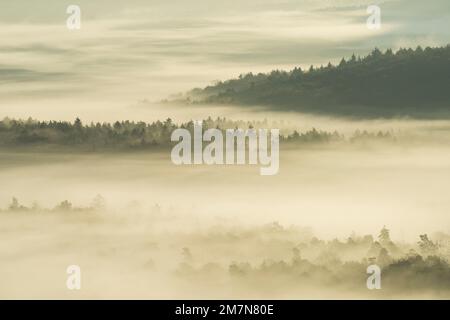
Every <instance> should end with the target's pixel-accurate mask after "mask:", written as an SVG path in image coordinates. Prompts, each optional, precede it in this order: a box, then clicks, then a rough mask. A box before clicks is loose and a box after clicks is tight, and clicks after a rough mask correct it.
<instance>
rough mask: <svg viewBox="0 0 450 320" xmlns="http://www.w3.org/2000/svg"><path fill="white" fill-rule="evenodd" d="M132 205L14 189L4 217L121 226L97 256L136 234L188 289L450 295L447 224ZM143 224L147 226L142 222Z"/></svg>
mask: <svg viewBox="0 0 450 320" xmlns="http://www.w3.org/2000/svg"><path fill="white" fill-rule="evenodd" d="M122 210H124V209H122V208H112V207H111V206H110V205H108V204H107V203H106V201H105V199H104V198H103V197H102V196H100V195H97V196H96V197H95V198H94V199H93V200H92V202H91V204H90V205H88V206H75V205H72V203H71V202H69V201H67V200H65V201H62V202H61V203H59V204H57V205H56V206H54V207H52V208H45V207H42V206H40V205H38V204H36V203H34V204H33V205H31V206H26V205H23V204H21V203H20V202H19V200H17V199H16V198H13V199H12V201H11V202H10V204H9V205H8V207H7V208H5V209H3V210H0V219H2V221H7V220H8V219H11V218H12V217H16V218H17V219H20V221H23V222H22V223H23V224H25V223H26V224H27V229H26V232H27V234H32V233H33V232H38V227H37V226H34V225H33V224H34V222H27V221H29V220H30V219H36V221H43V220H44V221H48V223H50V224H51V225H52V224H54V223H55V219H56V221H59V222H58V223H59V224H58V225H60V226H61V225H63V226H65V228H68V227H67V226H66V225H71V226H73V225H75V226H79V227H82V229H78V228H79V227H77V228H75V229H73V230H72V229H69V230H71V232H82V234H83V238H84V237H88V239H89V241H93V242H95V241H98V240H99V238H97V237H96V233H97V232H102V230H104V229H105V228H107V230H113V229H114V230H120V232H118V234H119V235H116V233H113V232H109V233H108V235H107V237H108V238H107V239H108V241H107V242H101V244H98V243H97V244H96V247H99V248H97V250H93V252H92V253H91V254H92V255H93V256H92V257H91V259H96V261H113V262H114V263H116V261H118V260H120V259H122V258H121V257H124V256H126V255H127V253H128V252H129V250H132V246H131V245H127V244H126V242H124V240H125V239H132V243H133V245H134V246H138V247H139V248H140V247H142V248H145V250H141V251H139V254H138V255H136V256H134V255H133V256H132V257H130V258H127V263H128V264H130V265H132V266H133V268H134V270H137V271H135V272H138V274H139V275H140V276H141V277H142V279H146V280H147V279H148V278H149V276H150V275H151V274H155V273H156V274H162V273H163V271H162V270H166V271H165V272H169V273H170V274H171V275H172V277H173V278H174V279H176V281H177V286H178V288H179V290H183V289H182V288H183V283H186V282H187V283H194V282H195V283H196V288H197V289H199V288H209V289H208V290H209V292H210V294H212V295H216V294H217V292H218V291H219V289H218V288H221V289H222V290H224V288H230V287H231V288H233V290H234V294H235V296H237V297H264V294H266V297H267V296H270V295H274V294H276V295H277V296H283V295H286V296H287V297H298V296H299V295H300V296H301V295H306V296H308V297H312V296H314V294H315V293H314V292H315V291H316V290H322V291H321V296H322V297H327V296H329V295H334V296H335V297H336V296H341V297H342V296H345V295H349V296H357V297H378V298H380V297H383V298H395V297H399V296H401V297H407V296H411V297H413V298H414V297H416V298H417V297H424V296H429V295H431V296H433V297H434V298H446V297H447V298H448V295H449V288H450V286H449V284H450V265H449V258H450V236H449V235H448V234H446V233H442V232H440V233H439V232H438V233H434V234H433V235H432V236H430V235H428V234H425V233H424V234H419V235H417V239H416V242H406V241H396V240H393V239H392V236H391V230H390V229H389V228H388V227H387V226H383V227H381V230H380V231H379V232H378V233H377V234H375V235H371V234H361V235H359V234H357V233H355V232H353V233H352V234H350V235H349V236H348V237H346V238H333V237H331V238H328V239H321V238H319V237H318V236H316V235H315V234H314V232H312V230H311V229H310V228H306V227H303V226H298V225H283V224H280V223H279V222H277V221H273V222H271V223H267V224H262V223H260V224H255V225H252V226H230V225H229V224H224V225H210V226H208V227H206V228H203V229H198V228H194V229H193V230H189V229H186V230H184V229H179V228H178V229H177V228H174V226H175V225H176V224H177V223H175V222H178V223H181V222H180V221H178V220H179V219H180V218H181V216H182V214H174V213H173V210H170V209H169V208H167V207H162V206H160V205H157V204H154V205H152V206H151V207H146V208H145V209H143V208H141V209H139V208H138V207H134V208H133V207H128V208H127V209H126V211H127V214H126V216H123V215H120V214H118V213H117V211H122ZM175 211H179V210H175ZM181 211H183V210H181ZM167 219H169V220H170V222H171V223H170V225H171V227H168V226H166V227H164V228H165V229H166V231H165V232H164V233H161V234H159V233H158V232H157V231H156V230H158V229H159V227H158V226H160V225H164V221H165V220H167ZM32 221H35V220H32ZM135 225H139V226H140V228H139V229H134V227H133V226H135ZM80 230H83V231H80ZM168 230H170V231H168ZM47 232H48V234H47V236H52V237H55V239H58V237H60V235H59V234H58V233H57V232H56V231H53V230H51V229H50V230H49V231H47ZM166 232H169V233H168V234H166ZM165 234H166V235H165ZM149 239H151V241H149ZM66 242H67V240H66ZM78 242H82V241H81V240H80V239H79V238H73V239H72V240H70V241H69V242H68V243H70V244H71V247H73V246H75V245H76V244H77V243H78ZM129 246H130V247H129ZM100 248H101V249H100ZM163 253H164V255H169V256H170V262H168V261H166V260H167V258H165V259H163V258H160V256H161V255H162V254H163ZM206 253H208V254H206ZM224 253H227V254H226V255H224ZM102 263H103V262H102ZM372 264H376V265H378V266H380V267H381V269H382V289H383V290H378V291H377V290H374V291H370V290H367V288H366V279H367V277H368V275H367V273H366V268H367V266H369V265H372ZM214 288H216V289H214ZM313 288H314V289H313ZM200 291H201V290H200ZM337 292H339V293H337ZM192 294H193V295H194V296H197V295H200V296H202V293H192Z"/></svg>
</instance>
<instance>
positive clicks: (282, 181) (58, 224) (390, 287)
mask: <svg viewBox="0 0 450 320" xmlns="http://www.w3.org/2000/svg"><path fill="white" fill-rule="evenodd" d="M313 119H315V120H317V118H308V117H304V118H302V119H301V120H299V119H297V118H295V117H292V118H290V119H289V121H281V120H278V119H274V121H275V120H276V121H277V122H276V123H272V122H269V123H268V124H267V125H268V126H270V127H273V126H279V127H281V129H282V132H283V134H284V135H285V136H284V137H285V138H283V139H282V142H281V145H280V148H281V149H280V170H279V172H278V174H277V175H274V176H261V175H260V174H259V165H228V166H220V165H214V166H207V165H198V166H194V165H181V166H176V165H174V164H173V163H172V162H171V159H170V146H166V147H164V148H161V147H155V145H153V144H149V145H144V147H142V146H141V147H139V148H132V147H130V146H128V145H127V144H125V147H126V148H125V149H124V148H123V147H124V146H123V143H124V141H131V140H124V139H125V138H124V137H127V139H130V138H129V137H130V136H129V135H125V134H124V132H125V131H126V130H128V128H133V124H130V123H126V122H120V123H119V125H114V126H111V129H108V126H106V127H104V128H106V129H105V130H106V131H107V132H110V131H108V130H111V132H112V133H114V134H113V136H114V138H113V140H111V141H113V142H114V141H121V143H122V144H117V145H115V144H113V147H111V148H109V149H108V148H106V149H102V148H100V147H99V146H98V147H97V148H95V149H92V148H84V149H83V148H80V145H81V146H83V144H86V143H90V141H91V140H89V139H87V138H86V139H87V140H83V139H81V140H77V139H75V138H77V137H78V136H83V137H86V136H87V137H88V136H90V134H92V133H95V132H99V133H102V132H103V131H101V130H103V129H101V128H102V127H101V128H100V129H95V128H96V125H95V124H93V126H91V127H90V126H82V125H81V123H79V124H78V125H77V124H76V123H75V124H71V125H70V126H69V125H64V124H51V125H48V124H47V125H45V126H44V128H41V129H36V127H39V125H38V124H36V123H34V122H33V121H31V122H30V123H29V124H28V125H24V126H22V125H21V124H18V123H16V124H13V125H12V126H11V122H9V125H8V126H9V127H5V128H3V129H4V130H3V131H2V132H1V134H2V137H3V138H2V142H3V143H2V147H1V148H0V189H1V192H0V208H2V210H1V212H0V230H1V232H0V252H1V254H0V259H1V264H0V273H1V274H2V275H3V278H2V281H1V285H0V296H1V297H3V298H292V299H295V298H446V299H447V298H449V297H450V293H449V288H450V267H449V265H448V261H449V239H450V238H449V235H450V221H449V216H448V212H449V211H450V199H449V198H448V190H449V189H450V148H449V144H448V140H449V137H450V135H449V128H450V126H449V123H447V122H445V121H412V120H389V121H382V120H377V121H348V120H343V119H334V120H332V119H330V120H329V121H325V118H322V119H323V121H320V122H318V121H315V122H314V121H312V120H313ZM260 120H261V121H263V119H260ZM211 121H213V120H211ZM214 121H216V120H214ZM312 123H314V125H312ZM215 124H216V123H214V122H213V125H215ZM232 124H233V126H234V123H233V122H232ZM263 124H264V122H263ZM165 125H167V121H161V122H160V123H159V124H157V125H155V126H153V127H152V126H151V125H150V126H145V128H146V129H145V130H144V133H142V132H141V133H139V134H141V135H142V136H143V137H144V139H146V137H148V135H154V136H155V137H156V136H158V135H156V133H159V132H164V130H165V129H164V128H165V127H164V126H165ZM173 125H175V124H173ZM242 125H248V123H246V122H242ZM260 125H261V124H260ZM41 126H42V124H41ZM55 126H56V127H58V126H63V127H64V128H65V129H64V130H66V132H69V133H71V132H72V131H70V130H72V129H70V128H71V126H75V131H74V132H78V136H71V135H69V136H65V135H62V136H61V137H60V138H58V137H59V136H53V135H54V134H55V132H59V131H52V130H56V129H54V127H55ZM77 126H78V127H77ZM141 126H142V124H141ZM14 128H16V129H17V128H19V129H17V130H19V131H17V132H18V134H19V135H18V136H19V137H20V136H21V134H22V136H23V134H24V132H25V134H26V135H28V136H31V137H33V134H35V136H34V137H36V135H37V136H39V135H40V136H45V134H43V132H46V134H47V135H48V137H49V139H50V138H52V139H54V140H46V141H47V142H45V141H44V140H39V139H38V141H31V142H26V141H27V140H21V141H22V142H21V143H20V145H11V144H8V143H5V142H6V141H9V142H11V141H15V140H14V139H16V136H15V135H14V134H16V133H17V132H16V131H14V130H16V129H14ZM90 128H91V129H90ZM21 130H25V131H21ZM33 130H36V131H33ZM42 130H44V131H42ZM58 130H59V129H58ZM67 130H68V131H67ZM76 130H78V131H76ZM95 130H98V131H95ZM124 130H125V131H124ZM161 130H162V131H161ZM334 131H336V132H337V133H335V132H334ZM295 132H297V134H295ZM380 132H381V133H380ZM13 133H14V134H13ZM11 134H12V135H11ZM139 137H140V136H139ZM159 137H161V136H159ZM289 137H291V138H289ZM65 139H69V140H65ZM71 139H75V140H71ZM139 139H141V137H140V138H139ZM161 139H162V138H161ZM163 140H164V139H162V140H161V141H163ZM24 141H25V142H24ZM48 141H53V142H57V143H53V144H49V143H48ZM67 141H69V142H71V144H70V143H66V142H67ZM73 141H75V142H73ZM76 141H78V142H76ZM108 141H109V140H108ZM158 141H160V140H158ZM77 143H78V144H77ZM130 143H131V142H130ZM131 146H132V143H131ZM97 195H98V196H97ZM373 263H376V264H377V265H379V266H380V267H381V268H382V289H381V290H374V291H370V290H368V289H367V287H366V279H367V277H368V275H367V274H366V268H367V266H368V265H370V264H373ZM69 265H79V266H80V267H81V268H82V279H83V280H82V290H81V291H69V290H67V288H66V279H67V274H66V268H67V266H69Z"/></svg>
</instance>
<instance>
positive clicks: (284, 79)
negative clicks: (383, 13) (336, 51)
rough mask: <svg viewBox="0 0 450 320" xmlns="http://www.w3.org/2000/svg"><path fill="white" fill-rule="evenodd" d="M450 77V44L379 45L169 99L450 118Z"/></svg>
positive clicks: (354, 114)
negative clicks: (305, 66)
mask: <svg viewBox="0 0 450 320" xmlns="http://www.w3.org/2000/svg"><path fill="white" fill-rule="evenodd" d="M449 81H450V45H447V46H445V47H437V48H430V47H426V48H425V49H423V48H422V47H420V46H419V47H417V48H416V49H411V48H409V49H399V50H398V51H396V52H394V51H393V50H392V49H388V50H386V51H385V52H382V51H381V50H379V49H377V48H375V49H374V50H373V51H372V52H371V53H370V54H368V55H367V56H365V57H360V56H355V55H354V54H353V55H352V56H351V57H350V58H347V59H345V58H342V60H341V61H340V63H339V64H337V65H333V64H331V63H328V65H326V66H323V65H322V66H320V67H317V66H316V67H315V66H311V67H310V68H309V69H308V70H302V69H301V68H300V67H295V68H294V69H292V70H290V71H282V70H273V71H272V72H270V73H258V74H253V73H247V74H241V75H240V76H239V77H238V78H237V79H231V80H227V81H218V82H217V83H216V84H214V85H211V86H207V87H205V88H203V89H201V88H196V89H193V90H191V91H190V92H188V93H186V94H180V95H178V96H174V97H171V98H170V99H169V100H167V101H166V102H172V103H173V102H182V103H185V104H188V105H192V104H194V105H195V104H230V105H246V106H264V107H266V108H267V109H270V110H271V111H286V110H294V111H300V112H304V113H313V114H328V115H335V116H348V117H354V118H358V117H361V118H390V117H398V116H400V117H405V116H409V117H416V118H442V117H445V118H448V116H449V115H450V106H449V101H450V91H449V90H448V84H449Z"/></svg>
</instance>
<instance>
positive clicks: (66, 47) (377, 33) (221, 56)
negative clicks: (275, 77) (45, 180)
mask: <svg viewBox="0 0 450 320" xmlns="http://www.w3.org/2000/svg"><path fill="white" fill-rule="evenodd" d="M71 4H76V5H79V6H80V8H81V13H82V15H81V20H82V28H81V30H75V31H70V30H68V29H67V27H66V19H67V18H68V16H69V15H68V14H67V13H66V9H67V7H68V6H69V5H71ZM369 4H378V5H379V6H380V8H381V23H382V24H381V29H380V30H369V29H368V28H367V27H366V20H367V17H368V14H367V13H366V9H367V6H368V5H369ZM449 9H450V1H448V0H431V1H426V2H424V1H419V0H386V1H364V0H359V1H357V0H322V1H320V0H315V1H312V0H295V1H293V0H284V1H283V0H282V1H274V0H258V1H256V0H249V1H242V0H228V1H217V0H193V1H186V0H164V1H160V0H157V1H155V0H128V1H113V0H76V1H75V0H71V1H61V0H35V1H29V0H14V1H10V0H0V39H1V42H0V81H1V84H2V85H1V86H0V118H3V117H4V116H10V117H20V118H27V117H28V116H32V117H36V118H40V119H49V118H51V119H73V118H74V117H75V116H81V117H82V118H84V119H86V120H102V119H104V120H111V119H113V118H114V119H116V118H117V119H124V118H127V119H133V118H139V113H140V108H136V104H137V102H138V101H141V100H144V99H146V100H148V101H157V100H160V99H162V98H165V97H167V96H168V95H170V94H171V93H177V92H182V91H186V90H189V89H191V88H193V87H198V86H199V87H201V86H205V85H208V84H210V83H211V82H213V81H214V80H218V79H220V80H225V79H227V78H230V77H236V76H238V75H239V74H240V73H246V72H250V71H251V72H254V73H255V72H261V71H270V70H272V69H290V68H293V67H294V66H302V67H307V66H309V65H311V64H315V65H320V64H326V63H328V61H332V62H337V61H339V60H340V59H341V58H342V57H343V56H346V57H348V56H350V55H351V54H352V53H356V54H361V55H365V54H367V53H368V52H369V51H370V50H371V49H372V48H373V47H375V46H377V47H379V48H381V49H386V48H388V47H391V48H394V49H396V48H399V47H409V46H412V47H416V46H417V45H419V44H420V45H422V46H439V45H446V44H448V43H449V39H450V37H449V36H450V31H449V30H450V10H449ZM149 108H150V107H149ZM147 111H148V110H147ZM143 120H145V119H143Z"/></svg>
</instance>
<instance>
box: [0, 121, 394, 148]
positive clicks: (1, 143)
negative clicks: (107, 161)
mask: <svg viewBox="0 0 450 320" xmlns="http://www.w3.org/2000/svg"><path fill="white" fill-rule="evenodd" d="M202 126H203V130H206V129H209V128H218V129H221V130H226V129H234V128H241V129H246V128H263V129H266V128H269V127H270V128H279V127H281V126H284V125H283V124H282V123H277V122H271V123H268V121H267V120H263V121H243V120H238V121H234V120H230V119H226V118H225V117H222V118H221V117H218V118H216V119H212V118H211V117H209V118H207V119H205V120H203V122H202ZM193 127H194V122H193V121H189V122H186V123H182V124H179V125H178V124H175V123H174V122H173V121H172V120H171V119H170V118H169V119H166V120H164V121H154V122H152V123H145V122H134V121H121V122H119V121H116V122H115V123H113V124H111V123H99V122H97V123H93V122H91V123H90V124H86V125H85V124H83V123H82V121H81V120H80V119H79V118H77V119H76V120H75V121H74V122H68V121H37V120H33V119H31V118H30V119H28V120H16V119H10V118H4V119H3V120H0V148H12V147H42V146H49V147H52V146H53V147H58V146H59V147H61V146H67V147H71V148H77V150H83V151H92V152H94V151H100V150H130V149H131V150H152V149H159V148H167V147H172V146H173V144H174V143H173V142H171V141H170V135H171V133H172V131H173V130H175V129H177V128H186V129H188V130H190V131H191V133H192V132H193ZM281 132H282V135H281V137H280V142H281V143H284V144H288V143H291V144H295V143H297V144H303V143H328V142H333V141H335V142H336V141H355V140H383V141H394V140H395V137H394V135H393V134H392V133H391V132H389V131H379V130H378V131H375V132H368V131H367V130H362V131H360V130H356V131H355V132H354V133H353V134H352V135H350V136H348V137H345V136H344V135H343V134H340V133H339V132H337V131H333V132H327V131H323V130H317V129H315V128H311V129H309V130H306V131H303V132H300V130H295V129H284V130H283V129H282V130H281Z"/></svg>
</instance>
